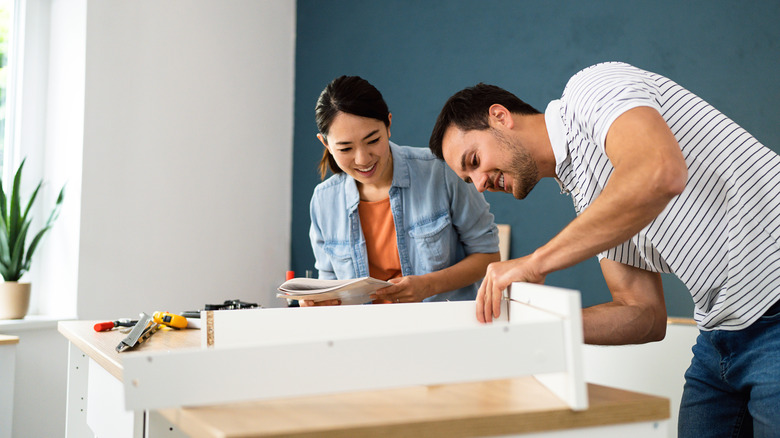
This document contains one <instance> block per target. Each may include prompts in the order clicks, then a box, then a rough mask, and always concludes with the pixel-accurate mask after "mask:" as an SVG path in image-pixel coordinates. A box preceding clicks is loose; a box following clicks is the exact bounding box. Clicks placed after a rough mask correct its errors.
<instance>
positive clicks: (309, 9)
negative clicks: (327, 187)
mask: <svg viewBox="0 0 780 438" xmlns="http://www.w3.org/2000/svg"><path fill="white" fill-rule="evenodd" d="M778 23H780V2H778V1H754V2H734V1H720V0H717V1H716V0H706V1H683V2H681V1H679V0H674V1H672V0H663V1H652V2H649V1H617V0H615V1H560V2H552V1H551V2H542V1H538V0H537V1H506V0H504V1H497V0H487V1H466V0H448V1H439V0H436V1H430V0H426V1H419V0H412V1H392V0H385V1H366V0H356V1H317V0H299V1H298V24H297V30H298V37H297V47H296V50H297V52H296V79H295V135H294V151H293V162H294V168H293V223H292V235H293V242H292V269H294V270H295V271H296V272H298V273H302V272H303V271H304V270H306V269H313V266H314V256H313V255H312V251H311V246H310V244H309V240H308V229H309V224H310V220H309V213H308V205H309V204H308V203H309V198H310V196H311V193H312V190H313V188H314V186H315V185H316V184H317V183H318V182H319V177H318V175H317V170H316V167H317V163H318V162H319V158H320V156H321V151H322V146H321V145H320V143H319V141H317V139H316V138H315V135H316V134H317V128H316V125H315V123H314V103H315V101H316V99H317V96H319V93H320V91H322V89H323V88H324V87H325V85H326V84H327V83H328V82H329V81H330V80H331V79H333V78H334V77H336V76H339V75H342V74H348V75H359V76H362V77H364V78H366V79H367V80H368V81H369V82H371V83H373V84H374V85H375V86H376V87H377V88H378V89H379V90H380V91H381V92H382V94H383V95H384V97H385V100H386V101H387V103H388V105H389V106H390V111H391V112H392V113H393V127H392V140H393V141H395V142H396V143H399V144H406V145H413V146H420V147H427V144H428V137H429V136H430V132H431V128H432V127H433V123H434V121H435V119H436V116H437V115H438V113H439V110H440V109H441V106H442V104H443V103H444V101H445V100H446V99H447V98H448V97H449V96H450V95H452V94H453V93H455V92H456V91H458V90H460V89H462V88H464V87H467V86H470V85H473V84H475V83H477V82H486V83H493V84H495V85H499V86H501V87H503V88H506V89H507V90H509V91H512V92H513V93H515V94H516V95H518V96H519V97H520V98H521V99H523V100H525V101H527V102H528V103H530V104H531V105H533V106H535V107H536V108H537V109H539V110H541V111H544V108H545V107H546V105H547V103H548V102H549V101H550V100H553V99H557V98H558V97H560V95H561V92H562V91H563V87H564V85H565V84H566V81H567V80H568V78H569V77H570V76H571V75H573V74H574V73H576V72H577V71H578V70H580V69H582V68H584V67H586V66H588V65H591V64H594V63H597V62H601V61H617V60H619V61H626V62H629V63H631V64H634V65H636V66H638V67H641V68H644V69H647V70H651V71H655V72H658V73H661V74H663V75H665V76H668V77H670V78H671V79H673V80H675V81H676V82H678V83H680V84H681V85H683V86H684V87H686V88H688V89H689V90H691V91H693V92H694V93H697V94H699V95H700V96H701V97H703V98H704V99H705V100H707V101H709V102H710V103H711V104H713V105H714V106H715V107H717V108H718V109H720V110H721V111H722V112H724V113H725V114H726V115H728V116H730V117H731V118H732V119H734V120H735V121H736V122H737V123H739V124H741V125H742V126H743V127H745V128H746V129H747V130H748V131H750V132H751V133H752V134H753V135H755V136H756V137H757V138H758V139H759V140H760V141H762V142H763V143H764V144H765V145H767V146H769V147H771V148H773V149H774V150H775V151H778V150H780V111H778V109H777V106H776V105H775V103H776V102H778V101H780V81H779V80H778V77H779V76H780V75H779V74H778V71H779V70H780V46H779V45H778V42H780V25H778ZM558 192H559V191H558V186H557V184H556V183H555V182H554V181H552V180H549V181H548V180H545V181H542V182H541V183H540V184H539V185H538V186H537V187H536V188H535V189H534V191H533V192H532V193H531V194H530V196H529V197H528V198H527V199H526V200H523V201H517V200H515V199H514V198H512V197H510V196H508V195H499V194H492V193H488V194H487V195H486V198H487V200H488V202H490V204H491V211H492V212H493V214H494V215H495V216H496V222H498V223H508V224H511V225H512V247H511V255H512V257H519V256H522V255H525V254H528V253H529V252H531V251H533V250H534V249H535V248H537V247H538V246H540V245H542V244H543V243H545V242H546V241H547V240H549V239H550V238H551V237H553V236H554V235H555V233H556V232H557V231H559V230H560V229H561V228H563V227H564V226H565V225H566V224H567V223H568V222H569V221H571V220H572V219H573V218H574V209H573V207H572V204H571V200H570V198H569V197H568V196H563V195H560V194H559V193H558ZM664 283H665V289H666V295H667V307H668V308H669V313H670V315H673V316H690V315H691V314H692V303H691V299H690V295H689V294H688V292H687V291H686V290H685V287H684V286H683V285H682V284H681V283H679V282H678V281H677V280H676V279H675V278H673V277H671V276H668V277H666V278H665V279H664ZM547 284H550V285H556V286H562V287H569V288H573V289H578V290H581V291H582V294H583V304H584V305H593V304H597V303H601V302H604V301H609V299H610V298H609V293H608V291H607V288H606V284H605V283H604V280H603V278H602V277H601V272H600V270H599V268H598V262H597V261H596V259H595V258H594V259H591V260H588V261H586V262H584V263H581V264H580V265H578V266H574V267H572V268H570V269H567V270H565V271H561V272H558V273H554V274H552V275H550V276H548V278H547Z"/></svg>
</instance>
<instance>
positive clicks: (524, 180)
mask: <svg viewBox="0 0 780 438" xmlns="http://www.w3.org/2000/svg"><path fill="white" fill-rule="evenodd" d="M492 131H493V135H495V137H496V139H498V141H499V142H500V143H501V145H502V146H503V147H504V149H505V150H507V151H508V152H509V153H510V154H511V156H512V162H511V164H510V165H509V166H508V167H507V169H506V170H505V171H504V173H505V174H509V175H511V176H512V182H513V184H512V196H514V197H515V198H516V199H525V197H526V196H528V194H529V193H531V190H533V188H534V187H535V186H536V183H537V182H539V168H538V167H537V165H536V161H534V159H533V157H532V156H531V154H530V153H529V152H528V150H527V149H526V148H525V147H524V146H523V145H522V144H520V143H519V142H518V143H517V144H513V143H512V142H511V141H510V139H508V138H506V137H505V136H504V135H503V134H502V133H501V132H499V131H498V130H495V129H493V130H492Z"/></svg>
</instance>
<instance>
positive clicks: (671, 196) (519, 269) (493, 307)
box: [430, 63, 780, 437]
mask: <svg viewBox="0 0 780 438" xmlns="http://www.w3.org/2000/svg"><path fill="white" fill-rule="evenodd" d="M430 148H431V150H432V151H433V152H434V154H436V155H437V156H438V157H439V158H441V159H444V160H445V161H446V162H447V164H448V165H449V166H450V167H451V168H452V169H453V170H454V171H455V172H456V173H457V174H458V175H459V176H460V177H461V178H463V179H465V180H466V181H467V182H473V183H474V184H475V185H476V187H477V188H478V189H479V190H480V191H484V190H490V191H501V192H507V193H511V194H512V195H514V196H515V197H516V198H518V199H523V198H524V197H525V196H526V195H527V194H528V193H529V192H530V191H531V189H532V188H533V187H534V185H535V184H536V183H537V182H538V181H539V180H540V179H541V178H545V177H552V178H556V180H558V182H559V184H560V185H561V190H562V191H563V192H566V193H569V194H570V195H571V196H572V198H573V200H574V205H575V209H576V210H577V218H576V219H574V220H573V221H572V222H571V223H570V224H569V225H568V226H566V227H565V228H564V229H563V230H562V231H561V232H560V233H559V234H558V235H556V236H555V237H554V238H553V239H552V240H550V241H549V242H548V243H547V244H545V245H544V246H542V247H540V248H538V249H537V250H536V251H534V252H533V253H532V254H530V255H528V256H525V257H522V258H519V259H515V260H509V261H506V262H499V263H493V264H491V265H489V267H488V270H487V273H486V276H485V279H484V281H483V283H482V286H481V288H480V290H479V293H478V296H477V318H478V319H479V320H480V321H482V322H490V321H492V319H493V318H495V317H496V316H498V315H499V312H500V302H501V295H502V291H503V290H504V289H505V288H506V287H507V286H508V285H509V284H511V283H512V282H515V281H527V282H533V283H543V282H544V280H545V276H546V275H547V274H549V273H550V272H553V271H557V270H560V269H564V268H567V267H569V266H572V265H574V264H576V263H579V262H581V261H583V260H585V259H587V258H590V257H593V256H596V255H598V257H599V260H600V265H601V270H602V272H603V275H604V278H605V279H606V283H607V286H608V287H609V290H610V293H611V294H612V298H613V301H612V302H609V303H605V304H601V305H597V306H593V307H590V308H587V309H584V310H583V329H584V335H585V342H587V343H593V344H629V343H643V342H649V341H657V340H661V339H663V337H664V336H665V332H666V308H665V304H664V296H663V288H662V284H661V277H660V273H661V272H666V273H674V274H676V275H677V276H678V277H679V278H680V279H681V280H682V281H683V282H684V283H685V285H686V286H687V287H688V289H689V290H690V292H691V294H692V295H693V300H694V304H695V314H694V318H695V320H696V322H697V324H698V326H699V329H700V331H701V333H700V336H699V338H698V341H697V345H696V346H695V347H694V349H693V351H694V359H693V362H692V364H691V366H690V368H689V369H688V371H687V372H686V384H685V390H684V395H683V400H682V404H681V409H680V417H679V433H680V436H681V437H692V436H696V437H709V436H712V437H721V436H743V435H739V433H744V434H746V435H744V436H752V434H753V433H755V436H780V189H778V187H780V156H778V155H777V154H776V153H774V152H772V151H771V150H769V149H768V148H766V147H764V146H763V145H761V144H760V143H759V142H758V141H757V140H756V139H755V138H753V137H752V136H751V135H750V134H749V133H748V132H746V131H745V130H744V129H742V128H741V127H739V126H738V125H737V124H736V123H734V122H733V121H731V120H729V119H728V118H727V117H725V116H724V115H723V114H721V113H720V112H718V111H717V110H716V109H715V108H713V107H711V106H710V105H708V104H707V103H706V102H704V101H703V100H702V99H700V98H699V97H697V96H695V95H694V94H692V93H690V92H689V91H687V90H685V89H684V88H682V87H680V86H679V85H677V84H676V83H674V82H672V81H671V80H669V79H667V78H665V77H663V76H661V75H658V74H655V73H651V72H647V71H643V70H640V69H638V68H636V67H633V66H630V65H627V64H623V63H605V64H598V65H595V66H592V67H590V68H587V69H585V70H583V71H581V72H579V73H578V74H577V75H575V76H574V77H572V78H571V79H570V80H569V83H568V84H567V86H566V89H565V90H564V92H563V95H562V97H561V99H560V100H555V101H553V102H551V103H550V104H549V105H548V107H547V110H546V111H545V113H544V114H541V113H539V112H538V111H536V110H535V109H533V108H532V107H530V106H529V105H527V104H526V103H525V102H523V101H521V100H520V99H518V98H517V97H515V96H514V95H512V94H511V93H509V92H507V91H505V90H502V89H500V88H498V87H495V86H490V85H485V84H479V85H477V86H475V87H471V88H467V89H465V90H462V91H460V92H458V93H457V94H455V95H454V96H452V97H451V98H450V99H449V100H448V101H447V103H446V104H445V105H444V108H443V109H442V111H441V113H440V115H439V118H438V120H437V121H436V125H435V127H434V130H433V133H432V135H431V140H430Z"/></svg>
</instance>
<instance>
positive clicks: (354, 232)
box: [309, 142, 498, 301]
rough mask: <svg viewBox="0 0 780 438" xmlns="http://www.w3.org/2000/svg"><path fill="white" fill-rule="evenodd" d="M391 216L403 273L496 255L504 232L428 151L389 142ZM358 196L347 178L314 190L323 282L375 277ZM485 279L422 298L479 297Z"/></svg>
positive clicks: (312, 234)
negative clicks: (474, 256) (370, 268)
mask: <svg viewBox="0 0 780 438" xmlns="http://www.w3.org/2000/svg"><path fill="white" fill-rule="evenodd" d="M390 152H391V153H392V155H393V182H392V186H391V187H390V209H391V211H392V214H393V222H394V223H395V231H396V237H397V243H398V255H399V258H400V260H401V272H402V274H403V275H404V276H407V275H423V274H428V273H430V272H434V271H438V270H441V269H444V268H447V267H449V266H452V265H454V264H456V263H458V262H459V261H461V260H463V259H464V258H465V257H466V256H467V255H469V254H474V253H495V252H498V229H497V228H496V225H495V223H494V222H493V215H492V214H491V213H490V209H489V205H488V203H487V202H486V201H485V198H484V197H483V196H482V194H481V193H479V192H478V191H477V190H476V188H475V187H474V186H473V185H472V184H467V183H466V182H465V181H463V180H461V179H460V178H458V176H457V175H455V172H453V171H452V170H451V169H450V168H449V167H447V165H446V164H445V163H444V162H443V161H441V160H439V159H437V158H436V157H435V156H434V155H433V154H432V153H431V152H430V150H428V149H427V148H425V149H423V148H415V147H409V146H398V145H396V144H394V143H392V142H390ZM359 203H360V195H359V193H358V189H357V184H356V182H355V180H354V179H353V178H352V177H351V176H349V175H347V174H346V173H339V174H336V175H333V176H331V177H330V178H328V179H327V180H325V181H324V182H322V183H320V184H319V185H317V187H315V189H314V195H313V196H312V199H311V204H310V213H311V229H310V231H309V238H310V239H311V244H312V247H313V249H314V257H315V258H316V264H315V267H316V268H317V270H318V271H319V278H324V279H349V278H358V277H367V276H369V272H368V258H367V256H366V241H365V237H364V236H363V230H362V228H361V226H360V215H359V214H358V204H359ZM478 286H479V282H477V283H474V284H471V285H469V286H466V287H464V288H461V289H457V290H453V291H449V292H444V293H440V294H438V295H434V296H432V297H428V298H426V299H425V300H424V301H445V300H451V301H452V300H473V299H475V298H476V295H477V289H478Z"/></svg>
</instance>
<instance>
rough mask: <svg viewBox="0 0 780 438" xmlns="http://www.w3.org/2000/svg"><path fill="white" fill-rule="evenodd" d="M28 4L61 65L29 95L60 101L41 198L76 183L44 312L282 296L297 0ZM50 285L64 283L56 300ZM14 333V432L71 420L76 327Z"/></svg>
mask: <svg viewBox="0 0 780 438" xmlns="http://www.w3.org/2000/svg"><path fill="white" fill-rule="evenodd" d="M28 7H34V8H40V9H41V10H42V11H43V12H44V14H43V15H45V16H46V18H47V19H50V23H43V24H41V25H48V26H50V33H49V42H48V45H49V48H50V49H51V52H50V53H49V55H48V58H47V59H46V60H45V62H44V64H45V65H46V66H47V69H48V72H49V76H48V78H47V79H46V80H45V81H43V82H44V83H45V85H44V86H43V87H36V88H35V89H34V91H33V92H32V94H33V96H31V97H33V98H34V102H37V103H36V104H34V105H32V106H31V107H30V108H31V109H34V107H35V106H36V105H43V104H44V103H45V106H46V108H47V110H46V115H45V122H44V125H45V129H44V130H43V131H40V130H39V131H38V132H39V135H37V136H33V138H34V139H35V141H37V142H40V143H41V144H42V147H43V150H44V155H45V156H46V160H45V161H43V160H41V161H40V163H41V164H39V165H40V166H42V167H43V169H42V171H43V174H44V178H45V179H46V181H48V182H49V183H50V187H49V189H50V190H49V191H48V192H47V194H46V196H48V197H49V198H48V199H47V198H42V199H44V201H43V203H42V205H43V204H45V205H50V204H53V202H54V200H53V198H51V197H52V196H56V193H53V192H55V191H56V190H58V189H59V186H61V185H62V183H63V182H67V183H68V191H67V194H66V205H65V207H64V208H63V212H62V216H61V217H60V220H59V221H58V224H57V226H56V227H57V228H55V230H56V231H54V232H52V233H51V234H49V235H48V236H47V239H50V240H48V243H47V244H46V247H47V248H48V249H47V250H46V251H48V252H44V247H42V248H41V253H40V254H39V256H40V259H38V260H37V261H36V266H33V268H34V269H35V268H36V267H37V268H38V269H40V270H43V269H44V268H43V267H44V266H45V270H46V278H42V279H39V277H38V276H35V277H34V278H33V279H32V281H33V282H34V283H35V284H37V285H38V286H35V285H34V286H33V299H34V300H37V301H36V302H34V309H31V310H33V313H38V312H41V313H48V314H68V313H70V314H72V313H73V312H75V311H76V310H77V311H78V317H79V318H81V319H109V318H114V317H129V316H133V315H134V314H137V313H138V312H141V311H145V312H153V311H155V310H169V311H180V310H184V309H196V308H200V307H202V306H203V305H204V304H205V303H212V302H221V301H224V300H226V299H233V298H240V299H242V300H245V301H255V302H259V303H261V304H263V305H266V306H267V305H280V304H281V303H280V302H279V300H276V299H274V298H273V296H274V294H275V288H276V286H277V285H278V284H279V283H281V281H283V280H284V271H285V270H286V269H287V267H288V264H289V257H290V255H289V248H290V212H291V190H290V184H292V175H291V174H292V162H291V160H292V123H293V83H294V59H295V53H294V48H295V46H294V38H295V1H294V0H275V1H256V0H230V1H208V0H167V1H165V2H159V1H156V0H134V1H132V2H128V1H123V0H28ZM36 25H39V24H36ZM39 93H40V94H39ZM40 108H41V106H38V110H40ZM28 138H29V137H28ZM82 139H83V142H82ZM82 145H83V150H82ZM35 161H36V162H38V160H35ZM31 163H32V160H31ZM82 167H83V169H82ZM81 171H83V174H82V173H81ZM52 193H53V194H52ZM79 214H80V220H79ZM66 229H67V232H66ZM74 230H75V231H74ZM73 239H75V242H74V241H73ZM77 245H78V246H77ZM76 270H77V271H78V272H77V273H76ZM31 274H35V273H34V272H31ZM39 287H45V288H48V290H49V291H51V292H52V293H51V294H49V295H48V298H46V299H41V297H42V296H43V295H40V294H39V295H38V296H36V294H35V290H36V289H37V288H39ZM76 295H77V297H76ZM76 299H77V300H78V306H76V305H75V304H74V303H75V300H76ZM2 331H3V332H4V333H8V334H14V335H17V336H19V337H20V343H19V346H18V349H17V358H16V361H17V363H16V379H15V385H16V387H15V393H14V425H13V436H14V437H38V436H41V437H43V436H46V437H56V436H62V433H63V431H64V427H65V425H64V421H65V388H66V367H67V364H66V359H67V342H66V341H65V339H64V338H63V337H62V336H61V335H60V334H59V333H57V331H56V329H54V328H53V327H52V325H51V324H37V325H36V324H33V325H32V326H30V327H28V328H25V329H19V328H16V327H13V326H11V325H4V326H2ZM41 419H45V421H41Z"/></svg>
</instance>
